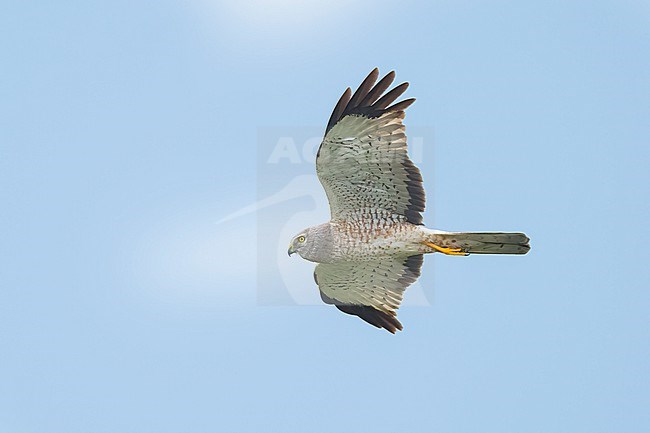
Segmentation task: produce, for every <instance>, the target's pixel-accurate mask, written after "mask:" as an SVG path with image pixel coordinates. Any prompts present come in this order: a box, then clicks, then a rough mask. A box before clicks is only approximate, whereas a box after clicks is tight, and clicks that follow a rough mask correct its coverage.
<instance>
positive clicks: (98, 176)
mask: <svg viewBox="0 0 650 433" xmlns="http://www.w3.org/2000/svg"><path fill="white" fill-rule="evenodd" d="M0 64H1V67H0V347H1V348H2V350H1V352H0V433H42V432H48V433H55V432H56V433H58V432H61V433H64V432H65V433H87V432H94V433H131V432H133V433H147V432H152V433H167V432H169V433H180V432H188V433H202V432H217V431H230V432H261V431H275V432H323V433H331V432H351V431H372V432H375V433H383V432H386V433H388V432H391V433H394V432H431V431H435V432H443V433H444V432H450V433H451V432H453V433H458V432H467V433H470V432H474V433H475V432H495V433H506V432H513V433H514V432H517V433H527V432H544V433H548V432H570V433H580V432H585V433H586V432H589V433H594V432H612V431H620V432H647V431H648V430H650V411H648V407H650V363H649V362H648V359H650V326H649V325H650V323H649V322H650V321H649V319H648V317H649V311H650V288H649V287H648V285H649V282H650V266H649V265H648V249H647V245H648V244H649V243H650V235H649V230H648V226H647V224H648V219H649V217H650V204H649V203H650V201H649V200H648V199H649V198H650V170H649V167H650V122H649V120H648V119H650V4H649V3H648V2H646V1H641V0H638V1H633V0H618V1H543V2H539V1H521V2H509V1H491V2H488V1H450V0H446V1H432V2H402V3H397V2H394V1H391V2H389V1H372V2H371V1H357V2H343V1H340V0H333V1H330V2H318V3H313V4H311V3H308V2H303V1H298V0H267V1H262V0H253V1H249V2H217V1H208V0H203V1H201V0H185V1H171V0H161V1H157V2H133V1H124V0H112V1H94V2H88V1H76V0H72V1H66V2H52V1H28V2H27V1H24V2H9V1H4V2H0ZM375 66H378V67H379V68H380V70H381V71H382V72H383V73H386V72H388V71H389V70H391V69H395V70H396V72H397V80H401V81H409V82H411V87H410V89H409V91H408V93H407V96H409V97H411V96H413V97H417V98H418V100H417V102H416V104H414V105H413V106H412V107H411V108H409V110H408V115H407V118H406V122H407V133H409V131H411V129H409V128H411V127H413V128H423V129H424V130H426V131H432V133H431V134H429V135H427V140H425V145H426V150H425V152H424V156H423V158H422V161H421V162H420V163H419V165H420V169H421V170H422V173H423V176H424V180H425V188H426V190H427V192H428V196H429V202H428V208H427V211H426V213H425V221H427V223H428V225H430V226H435V227H436V228H439V229H445V230H513V231H515V230H516V231H519V230H521V231H524V232H526V233H527V234H528V235H529V236H530V237H531V239H532V241H531V243H532V251H531V252H530V254H528V255H527V256H524V257H489V256H472V257H466V258H462V257H447V256H440V255H436V256H429V257H427V258H426V260H425V264H424V269H423V275H422V278H421V279H420V282H419V288H418V287H416V288H414V289H413V290H412V291H409V292H407V294H406V303H407V304H409V303H410V304H411V305H410V306H409V305H406V306H405V307H404V308H402V309H401V310H400V315H399V317H400V320H401V321H402V323H403V324H404V331H403V332H401V333H399V334H398V335H390V334H389V333H387V332H385V331H380V330H377V329H375V328H372V327H370V326H369V325H366V324H365V323H363V322H362V321H360V320H359V319H357V318H355V317H352V316H347V315H344V314H342V313H339V312H338V311H337V310H336V309H334V308H333V307H331V306H325V305H318V304H316V303H313V304H316V305H305V304H311V303H310V302H309V299H314V297H317V289H316V287H315V286H314V284H313V281H312V279H311V276H310V273H311V266H312V265H310V264H308V263H306V262H303V261H301V260H300V259H298V258H296V257H293V258H291V260H290V259H289V258H288V257H286V245H287V244H288V241H289V239H288V238H284V237H283V236H284V233H285V232H287V233H291V234H293V233H296V232H298V231H299V230H300V229H302V228H303V227H304V225H311V224H316V223H320V222H322V220H323V218H326V217H327V212H326V208H325V210H323V207H322V206H320V207H319V204H318V203H319V200H322V197H323V195H322V192H321V191H320V190H319V189H318V188H317V185H316V186H314V184H313V183H309V182H298V183H299V184H300V185H302V187H303V190H300V191H299V192H300V194H298V195H295V194H294V195H291V194H289V196H283V197H284V198H282V197H281V198H282V200H280V201H277V200H276V203H275V204H273V205H272V206H269V207H266V208H264V209H261V210H260V211H259V212H257V213H255V212H253V213H243V214H242V215H241V216H239V217H237V218H233V219H230V220H227V221H221V220H222V219H223V218H225V217H227V216H228V215H231V214H233V213H235V212H237V211H239V210H241V209H245V208H246V207H247V206H250V205H252V204H254V203H256V202H257V200H258V199H265V198H268V197H267V193H269V194H272V193H273V192H274V191H269V185H275V184H277V185H280V186H281V185H282V184H283V183H284V182H285V181H287V182H289V181H291V180H292V179H296V177H295V176H298V175H299V174H304V175H307V179H309V174H312V177H311V179H312V180H313V171H312V170H313V165H310V162H309V161H308V158H305V160H304V161H301V162H300V163H299V164H297V165H296V167H295V170H293V169H292V170H293V171H290V170H285V169H284V168H282V167H281V166H278V168H277V169H276V167H274V166H272V165H270V164H267V163H266V161H267V159H266V158H267V155H268V152H269V151H270V146H272V145H273V143H274V141H273V139H272V134H270V135H269V134H268V133H267V132H268V131H269V130H272V131H276V132H277V131H281V134H284V135H288V136H293V135H292V134H295V136H296V137H299V138H296V143H297V146H302V145H303V144H304V140H305V137H306V136H313V135H316V136H317V135H318V134H319V133H321V132H322V131H323V129H324V127H325V124H326V121H327V119H328V117H329V115H330V113H331V110H332V108H333V107H334V104H335V103H336V100H337V99H338V97H339V95H340V94H341V93H342V91H343V90H344V89H345V87H347V86H353V87H355V86H357V85H358V84H359V83H360V82H361V80H362V79H363V78H364V77H365V76H366V75H367V73H368V72H369V71H370V70H371V69H372V68H374V67H375ZM414 130H415V129H414ZM265 131H266V132H265ZM292 131H293V132H292ZM305 131H306V132H305ZM409 136H410V137H411V136H412V135H409ZM269 137H271V138H269ZM301 149H302V148H301ZM271 189H273V188H271ZM279 191H281V188H280V187H278V188H277V191H275V192H279ZM294 192H295V191H294ZM301 212H305V213H304V214H300V213H301ZM303 223H304V224H303ZM279 245H281V246H282V248H284V249H285V252H284V255H283V254H281V253H280V252H278V254H276V255H274V254H272V253H269V251H271V252H272V251H273V249H276V250H277V251H281V248H280V247H279ZM278 248H280V249H278ZM260 251H265V252H266V253H265V254H260ZM268 257H270V260H267V258H268ZM260 262H263V263H260ZM287 269H288V271H287ZM292 269H295V272H294V271H292ZM280 270H281V271H280ZM274 272H275V273H274ZM280 274H281V276H280V277H279V276H278V275H280ZM289 287H291V289H289ZM296 287H298V289H295V288H296ZM300 287H302V292H300ZM296 290H298V292H300V293H302V294H297V293H298V292H296ZM268 293H271V294H279V295H278V296H276V297H272V301H269V299H270V298H269V297H265V295H266V294H268ZM282 294H284V295H283V296H282ZM273 296H275V295H273ZM316 299H317V298H316Z"/></svg>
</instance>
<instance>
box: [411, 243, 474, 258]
mask: <svg viewBox="0 0 650 433" xmlns="http://www.w3.org/2000/svg"><path fill="white" fill-rule="evenodd" d="M422 243H423V244H424V245H426V246H428V247H431V248H433V249H434V250H436V251H438V252H440V253H443V254H447V255H448V256H469V253H466V252H465V251H463V249H462V248H449V247H441V246H438V245H436V244H434V243H433V242H422Z"/></svg>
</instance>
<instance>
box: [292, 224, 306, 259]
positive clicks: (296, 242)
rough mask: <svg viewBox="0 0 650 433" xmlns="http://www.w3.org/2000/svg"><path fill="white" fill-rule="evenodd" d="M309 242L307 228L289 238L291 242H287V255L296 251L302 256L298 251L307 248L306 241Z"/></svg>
mask: <svg viewBox="0 0 650 433" xmlns="http://www.w3.org/2000/svg"><path fill="white" fill-rule="evenodd" d="M308 242H309V229H306V230H303V231H301V232H300V233H298V234H297V235H296V236H294V237H293V239H292V240H291V243H290V244H289V250H288V251H287V252H288V253H289V256H291V254H293V253H298V254H300V256H301V257H302V256H303V255H302V254H301V253H300V252H301V250H303V248H304V249H306V248H307V243H308Z"/></svg>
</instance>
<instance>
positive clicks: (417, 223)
mask: <svg viewBox="0 0 650 433" xmlns="http://www.w3.org/2000/svg"><path fill="white" fill-rule="evenodd" d="M378 78H379V70H378V69H377V68H375V69H374V70H373V71H372V72H370V74H369V75H368V77H367V78H366V79H365V80H363V82H362V83H361V85H360V86H359V88H358V89H357V90H356V92H354V94H352V92H351V90H350V88H349V87H348V88H347V89H346V90H345V92H343V95H342V96H341V98H340V99H339V101H338V103H337V104H336V106H335V107H334V111H333V112H332V115H331V117H330V119H329V122H328V123H327V128H326V130H325V137H324V138H323V141H322V143H321V145H320V148H319V149H318V154H317V157H316V172H317V174H318V178H319V180H320V182H321V184H322V185H323V188H324V189H325V193H326V194H327V199H328V201H329V205H330V213H331V219H330V221H329V222H326V223H324V224H320V225H317V226H313V227H309V228H308V229H305V230H303V231H301V232H300V233H298V234H297V235H296V236H295V237H294V238H293V239H292V240H291V244H290V245H289V251H288V253H289V256H291V254H293V253H298V254H299V255H300V256H301V257H302V258H303V259H306V260H309V261H312V262H316V263H317V266H316V270H315V272H314V279H315V281H316V284H317V285H318V288H319V290H320V295H321V298H322V300H323V301H324V302H325V303H327V304H333V305H335V306H336V307H337V308H338V309H339V310H341V311H343V312H344V313H347V314H352V315H356V316H359V317H360V318H361V319H363V320H365V321H366V322H368V323H370V324H371V325H374V326H376V327H377V328H383V329H386V330H387V331H389V332H391V333H393V334H394V333H395V332H396V331H397V330H402V324H401V323H400V322H399V320H397V309H398V308H399V306H400V303H401V302H402V296H403V294H404V291H405V290H406V288H407V287H408V286H409V285H410V284H412V283H413V282H414V281H415V280H417V278H418V277H419V276H420V270H421V268H422V262H423V257H424V254H428V253H436V252H437V253H443V254H448V255H455V256H467V255H470V254H526V253H527V252H528V250H529V249H530V246H529V244H528V242H529V239H528V237H527V236H526V235H525V234H523V233H502V232H483V233H481V232H445V231H440V230H432V229H428V228H426V227H425V226H424V224H423V221H422V212H423V211H424V202H425V194H424V188H423V187H422V176H421V175H420V171H419V170H418V168H417V167H416V166H415V165H414V164H413V162H412V161H411V160H410V159H409V157H408V154H407V145H406V134H405V128H404V123H403V120H404V115H405V113H404V112H405V110H406V108H408V107H409V106H410V105H411V104H412V103H413V102H415V99H414V98H411V99H405V100H403V101H400V102H397V103H394V102H395V100H397V98H399V97H400V96H401V95H402V94H403V93H404V92H405V91H406V89H407V87H408V83H402V84H400V85H399V86H396V87H395V88H393V89H392V90H390V91H388V92H386V90H387V89H388V88H389V87H390V86H391V84H392V83H393V80H394V79H395V73H394V72H390V73H389V74H387V75H386V76H385V77H383V78H382V79H381V80H380V81H379V82H377V79H378ZM385 92H386V93H385Z"/></svg>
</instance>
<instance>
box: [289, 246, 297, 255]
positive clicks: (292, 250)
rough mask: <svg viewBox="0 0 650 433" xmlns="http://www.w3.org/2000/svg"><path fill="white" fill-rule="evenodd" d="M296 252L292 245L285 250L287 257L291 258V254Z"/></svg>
mask: <svg viewBox="0 0 650 433" xmlns="http://www.w3.org/2000/svg"><path fill="white" fill-rule="evenodd" d="M295 252H296V250H295V249H293V244H291V245H289V249H288V250H287V254H289V257H291V254H293V253H295Z"/></svg>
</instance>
